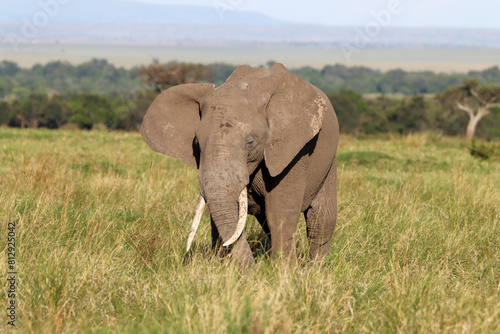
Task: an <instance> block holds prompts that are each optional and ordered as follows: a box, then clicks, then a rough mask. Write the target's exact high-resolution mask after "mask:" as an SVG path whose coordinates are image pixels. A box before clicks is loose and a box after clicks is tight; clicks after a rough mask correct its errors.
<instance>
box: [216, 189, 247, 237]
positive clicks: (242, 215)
mask: <svg viewBox="0 0 500 334" xmlns="http://www.w3.org/2000/svg"><path fill="white" fill-rule="evenodd" d="M238 202H239V219H238V225H237V226H236V231H234V234H233V236H232V237H231V238H230V239H229V240H228V241H226V243H225V244H223V245H222V246H224V247H227V246H229V245H231V244H232V243H233V242H235V241H236V240H238V238H239V237H240V235H241V233H243V229H244V228H245V223H246V222H247V215H248V197H247V187H245V188H243V190H242V191H241V194H240V198H239V199H238Z"/></svg>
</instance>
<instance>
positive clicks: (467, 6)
mask: <svg viewBox="0 0 500 334" xmlns="http://www.w3.org/2000/svg"><path fill="white" fill-rule="evenodd" d="M124 1H127V0H124ZM136 1H143V2H153V3H155V2H156V3H165V4H192V5H202V6H206V7H217V8H218V9H219V10H224V11H225V15H230V13H231V9H235V10H249V11H255V12H259V13H262V14H265V15H268V16H271V17H274V18H278V19H282V20H287V21H294V22H301V23H315V24H324V25H348V26H352V25H357V26H364V25H366V24H369V22H370V21H372V20H373V13H381V12H382V13H387V12H388V9H389V8H391V4H392V8H395V9H397V10H393V12H394V14H391V15H390V17H388V18H387V16H383V15H382V16H381V19H383V20H386V21H382V22H388V23H389V25H391V26H412V27H419V26H424V27H469V28H500V14H499V12H500V1H498V0H475V1H470V0H467V1H466V0H343V1H335V0H136ZM226 9H227V10H226Z"/></svg>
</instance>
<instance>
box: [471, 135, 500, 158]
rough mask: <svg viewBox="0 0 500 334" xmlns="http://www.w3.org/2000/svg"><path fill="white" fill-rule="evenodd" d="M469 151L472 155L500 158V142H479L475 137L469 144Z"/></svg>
mask: <svg viewBox="0 0 500 334" xmlns="http://www.w3.org/2000/svg"><path fill="white" fill-rule="evenodd" d="M469 152H470V154H471V155H472V156H474V157H477V158H480V159H483V160H488V159H490V158H491V159H494V160H500V143H494V142H490V143H487V142H479V141H477V140H476V139H475V138H472V140H471V142H470V146H469Z"/></svg>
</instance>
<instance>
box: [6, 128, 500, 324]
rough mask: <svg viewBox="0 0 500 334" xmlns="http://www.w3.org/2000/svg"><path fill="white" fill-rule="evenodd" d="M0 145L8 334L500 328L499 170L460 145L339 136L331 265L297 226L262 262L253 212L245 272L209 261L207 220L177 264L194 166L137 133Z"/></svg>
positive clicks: (25, 139)
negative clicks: (9, 245) (294, 245)
mask: <svg viewBox="0 0 500 334" xmlns="http://www.w3.org/2000/svg"><path fill="white" fill-rule="evenodd" d="M0 138H1V140H0V203H1V205H0V219H1V220H2V222H3V223H2V224H1V226H2V227H1V235H2V237H1V238H0V247H1V249H2V252H3V255H4V256H3V257H2V260H1V262H0V272H2V273H6V272H7V271H8V270H7V260H6V253H7V251H6V235H7V222H8V221H14V222H16V223H17V227H16V233H17V254H16V260H17V265H18V271H19V273H18V287H17V292H18V296H17V303H18V307H17V315H18V320H17V325H18V328H17V330H18V332H20V333H21V332H22V333H25V332H26V333H56V332H57V333H76V332H78V333H79V332H93V333H340V332H342V333H499V332H500V218H499V217H500V163H498V162H495V161H490V160H486V161H484V160H481V159H477V158H474V157H472V156H471V155H470V154H469V152H468V149H467V143H465V142H464V141H461V140H459V139H456V138H441V139H440V140H439V141H435V140H429V137H428V136H427V135H425V134H422V135H414V136H409V137H394V138H392V139H390V140H388V139H385V140H382V139H376V138H369V139H368V138H367V139H362V140H360V139H355V138H352V137H347V136H345V137H341V142H340V148H339V155H338V158H339V164H338V178H339V219H338V225H337V229H336V231H335V233H334V237H333V238H334V239H333V244H332V249H331V253H330V256H329V258H328V262H327V263H326V264H324V265H317V264H311V263H308V262H307V261H305V258H306V254H307V242H306V233H305V224H304V222H303V220H301V222H300V224H299V231H298V238H297V240H298V250H299V252H298V253H299V260H298V261H297V262H294V263H291V264H287V263H283V262H281V261H279V260H273V259H270V258H268V257H266V256H265V255H264V251H265V247H264V246H261V245H260V244H259V243H260V242H261V241H263V234H262V231H261V229H260V227H259V226H258V224H257V223H256V222H255V220H254V219H250V220H249V224H248V225H247V233H248V235H249V239H250V240H251V243H252V247H253V248H254V249H255V250H256V252H257V253H258V255H259V256H258V259H257V265H256V267H255V268H254V269H252V270H242V269H241V268H239V267H238V266H237V265H235V264H234V263H232V262H230V261H228V260H227V259H220V258H218V257H217V256H212V254H211V251H210V228H209V225H210V224H209V216H208V214H205V215H204V217H203V220H202V224H201V226H200V230H199V232H198V235H197V238H196V239H195V242H194V246H193V252H192V256H191V258H190V259H189V260H186V259H185V258H184V250H185V244H186V239H187V235H188V231H189V228H190V226H189V225H190V220H191V218H192V214H193V211H194V207H195V205H196V202H197V194H198V191H197V172H196V171H195V170H193V169H191V168H189V167H187V166H185V165H184V164H183V163H182V162H180V161H177V160H175V159H171V158H166V157H164V156H162V155H160V154H157V153H155V152H153V151H152V150H150V149H149V148H148V147H147V146H146V145H145V144H144V143H143V141H142V139H141V138H140V135H139V134H137V133H121V132H112V133H105V132H85V131H49V130H19V129H6V128H0ZM6 286H7V284H6V281H5V280H4V287H6ZM0 294H1V295H2V298H0V300H2V301H4V302H3V303H4V304H2V305H0V306H1V307H2V308H3V307H5V308H6V307H7V296H6V288H4V289H2V291H1V292H0ZM2 314H5V311H4V312H3V313H2ZM8 329H9V327H8V326H7V325H6V319H5V316H2V322H1V324H0V331H2V330H8Z"/></svg>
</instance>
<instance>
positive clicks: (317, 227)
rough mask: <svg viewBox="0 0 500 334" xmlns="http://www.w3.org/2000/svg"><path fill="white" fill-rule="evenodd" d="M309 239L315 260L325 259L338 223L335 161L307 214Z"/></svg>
mask: <svg viewBox="0 0 500 334" xmlns="http://www.w3.org/2000/svg"><path fill="white" fill-rule="evenodd" d="M305 218H306V226H307V239H308V240H309V244H310V256H311V259H313V260H316V259H317V260H322V259H324V258H325V257H326V256H327V255H328V253H329V251H330V243H331V240H332V234H333V231H334V229H335V224H336V222H337V161H336V158H335V160H334V161H333V164H332V167H331V168H330V171H329V172H328V175H327V178H326V180H325V183H324V184H323V186H322V187H321V189H320V191H319V192H318V194H317V195H316V197H315V198H314V200H313V201H312V203H311V206H310V207H309V208H308V209H307V210H306V212H305Z"/></svg>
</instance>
